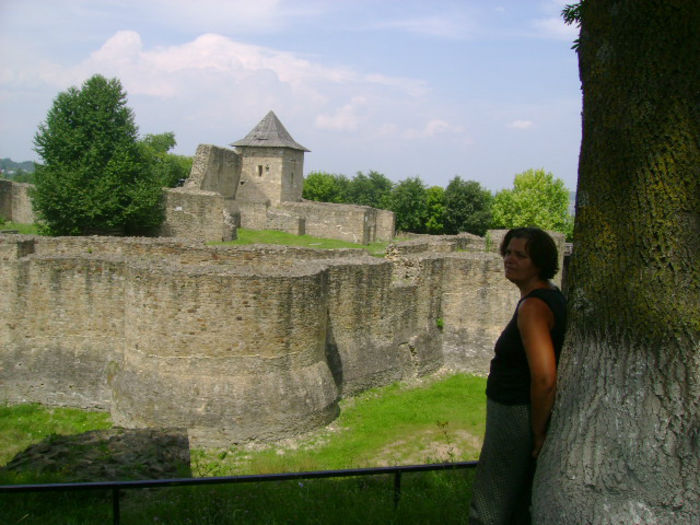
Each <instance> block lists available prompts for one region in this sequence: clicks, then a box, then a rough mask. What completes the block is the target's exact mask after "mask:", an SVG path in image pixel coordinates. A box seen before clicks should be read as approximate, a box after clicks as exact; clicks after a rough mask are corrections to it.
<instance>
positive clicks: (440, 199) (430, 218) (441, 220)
mask: <svg viewBox="0 0 700 525" xmlns="http://www.w3.org/2000/svg"><path fill="white" fill-rule="evenodd" d="M425 201H426V208H427V210H426V211H427V219H426V221H425V232H426V233H429V234H431V235H441V234H443V233H445V212H446V211H447V208H446V207H445V190H443V189H442V187H440V186H431V187H430V188H428V189H427V190H425Z"/></svg>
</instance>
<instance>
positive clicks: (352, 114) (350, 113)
mask: <svg viewBox="0 0 700 525" xmlns="http://www.w3.org/2000/svg"><path fill="white" fill-rule="evenodd" d="M365 103H366V100H365V99H364V98H362V97H355V98H353V100H352V102H351V103H350V104H345V105H344V106H342V107H341V108H338V109H337V110H336V111H335V112H334V113H332V114H329V113H322V114H320V115H318V116H317V117H316V119H315V122H314V125H315V126H316V127H317V128H319V129H328V130H333V131H356V130H357V129H358V128H359V125H360V120H361V117H360V116H359V115H358V111H359V109H360V107H361V106H364V105H365Z"/></svg>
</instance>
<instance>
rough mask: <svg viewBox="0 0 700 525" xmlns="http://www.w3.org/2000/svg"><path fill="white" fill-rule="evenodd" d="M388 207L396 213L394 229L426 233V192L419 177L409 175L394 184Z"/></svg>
mask: <svg viewBox="0 0 700 525" xmlns="http://www.w3.org/2000/svg"><path fill="white" fill-rule="evenodd" d="M389 209H390V210H391V211H393V212H394V213H395V215H396V230H397V231H405V232H413V233H426V223H427V220H428V193H427V191H426V188H425V185H424V184H423V181H422V180H421V179H420V177H409V178H408V179H405V180H402V181H401V182H399V183H398V184H396V185H395V186H394V188H393V189H392V190H391V194H390V196H389Z"/></svg>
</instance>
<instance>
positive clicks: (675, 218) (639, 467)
mask: <svg viewBox="0 0 700 525" xmlns="http://www.w3.org/2000/svg"><path fill="white" fill-rule="evenodd" d="M698 28H700V9H698V5H697V2H696V1H695V0H665V1H663V2H661V1H653V0H617V1H615V0H584V1H583V3H582V5H581V34H580V41H579V50H578V52H579V65H580V75H581V82H582V88H583V141H582V146H581V156H580V161H579V184H578V189H577V208H576V226H575V229H574V241H575V243H574V255H573V260H572V263H571V274H570V281H569V283H570V286H569V311H570V325H569V333H568V335H567V342H566V344H565V349H564V352H563V354H562V362H561V365H560V374H559V387H558V394H557V401H556V406H555V411H554V414H553V417H552V422H551V429H550V431H549V436H548V438H547V443H546V444H545V449H544V450H543V453H542V455H541V457H540V459H539V462H538V463H539V465H538V470H537V476H536V480H535V490H534V496H533V497H534V517H535V519H536V521H537V522H538V523H557V524H561V523H700V506H698V501H700V476H699V475H698V471H699V466H700V465H699V463H700V460H699V459H698V458H700V424H699V410H698V409H699V408H700V347H699V340H700V306H699V305H700V272H699V271H698V267H697V261H698V244H699V243H700V235H699V234H700V152H699V148H698V137H699V136H700V134H699V133H698V131H699V130H698V127H699V122H700V118H699V117H700V114H699V108H700V82H698V80H699V78H698V75H699V73H700V63H699V62H700V60H699V59H700V45H699V41H700V39H699V37H698V35H699V31H698Z"/></svg>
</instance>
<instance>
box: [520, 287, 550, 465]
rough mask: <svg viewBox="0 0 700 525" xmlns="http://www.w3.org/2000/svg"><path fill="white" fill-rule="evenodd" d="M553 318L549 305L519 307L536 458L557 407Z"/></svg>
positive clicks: (536, 301)
mask: <svg viewBox="0 0 700 525" xmlns="http://www.w3.org/2000/svg"><path fill="white" fill-rule="evenodd" d="M553 325H554V315H553V314H552V311H551V310H550V309H549V307H548V306H547V304H546V303H545V302H544V301H542V300H540V299H538V298H536V297H531V298H529V299H526V300H525V301H523V302H522V303H521V304H520V308H519V309H518V329H519V331H520V336H521V338H522V341H523V346H524V347H525V353H526V355H527V361H528V364H529V366H530V403H531V407H532V433H533V436H534V444H533V449H532V456H533V457H535V458H536V457H537V456H538V455H539V453H540V450H541V449H542V445H543V444H544V440H545V435H546V433H547V423H548V421H549V416H550V414H551V412H552V406H553V405H554V395H555V392H556V384H557V364H556V358H555V356H554V344H553V343H552V337H551V336H550V333H549V331H550V329H551V328H552V326H553Z"/></svg>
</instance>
